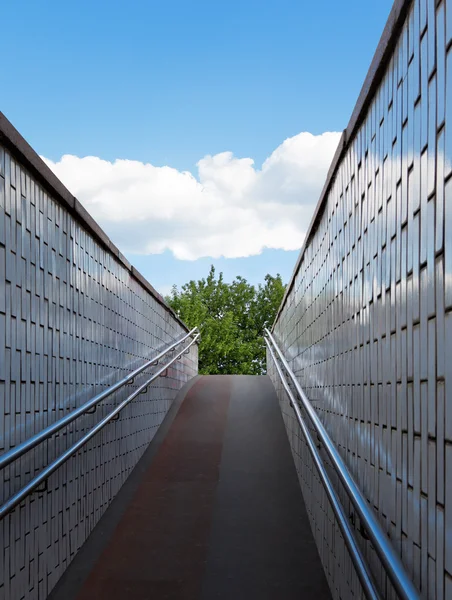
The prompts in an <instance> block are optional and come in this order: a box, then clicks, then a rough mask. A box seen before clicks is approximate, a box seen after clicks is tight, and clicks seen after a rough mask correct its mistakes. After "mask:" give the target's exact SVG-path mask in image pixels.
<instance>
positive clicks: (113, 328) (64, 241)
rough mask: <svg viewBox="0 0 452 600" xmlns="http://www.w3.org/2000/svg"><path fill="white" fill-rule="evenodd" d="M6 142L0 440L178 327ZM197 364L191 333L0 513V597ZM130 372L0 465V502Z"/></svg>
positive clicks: (80, 537) (34, 593)
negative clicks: (188, 341) (165, 367)
mask: <svg viewBox="0 0 452 600" xmlns="http://www.w3.org/2000/svg"><path fill="white" fill-rule="evenodd" d="M24 144H25V143H24ZM11 147H12V144H9V148H11ZM25 150H27V148H25ZM28 150H30V149H29V148H28ZM28 150H27V151H28ZM14 156H17V154H16V153H15V152H14V149H13V154H11V153H10V150H7V149H6V147H4V146H2V145H0V453H3V452H4V451H6V450H8V449H9V448H10V447H12V446H14V445H17V444H18V443H19V442H22V441H24V440H25V439H27V438H28V437H30V436H31V435H32V434H33V433H36V432H38V431H40V430H41V429H42V428H44V427H45V426H46V425H48V424H50V423H51V422H54V421H55V420H57V419H59V418H61V417H62V416H64V415H66V414H67V412H68V411H70V410H71V409H74V408H75V407H77V406H80V404H82V403H83V402H85V401H86V400H88V399H89V398H91V397H92V396H94V395H95V394H96V393H98V392H100V391H102V390H103V389H105V388H106V387H107V386H108V385H109V384H112V383H114V382H115V381H117V380H118V379H120V378H121V377H123V376H125V375H126V374H127V373H128V372H130V371H131V370H133V368H136V367H138V366H140V365H141V364H143V361H144V359H147V358H150V357H152V356H153V355H154V354H155V353H156V351H157V350H162V349H163V348H164V347H166V346H167V345H168V344H169V343H170V342H171V341H174V340H176V339H179V338H180V337H182V336H183V335H184V334H185V333H186V330H185V328H184V327H183V325H182V324H181V323H180V322H179V321H178V320H177V319H176V318H175V317H174V315H173V314H172V313H171V312H170V311H169V310H168V309H167V308H166V307H165V306H164V305H163V304H162V303H161V302H160V301H159V299H158V297H157V296H154V295H152V293H150V291H149V290H147V289H145V287H144V286H143V285H142V284H140V283H139V281H138V277H139V276H138V275H136V276H135V275H134V274H132V272H131V270H130V269H129V268H128V267H127V264H126V261H125V260H124V259H120V258H118V257H115V256H113V253H112V251H111V250H109V249H108V248H106V247H105V245H104V244H102V243H101V242H100V240H99V238H98V236H96V235H94V234H92V233H89V232H88V231H87V229H86V224H85V223H82V222H81V220H80V218H79V219H76V218H74V216H73V214H72V213H71V212H70V211H69V210H68V209H67V208H66V207H65V206H64V203H63V201H62V199H61V198H58V197H57V195H56V194H55V195H52V194H50V193H48V191H46V189H45V187H43V186H42V185H41V184H40V183H39V181H41V179H40V178H39V177H35V175H31V172H30V171H27V169H26V168H25V167H24V166H23V165H22V164H21V163H19V162H17V160H16V158H14ZM43 172H44V174H45V173H46V172H45V169H44V167H43ZM94 225H95V224H94ZM91 226H92V224H91ZM103 235H104V234H103ZM104 239H106V238H105V236H104ZM197 366H198V361H197V348H196V345H194V346H192V348H191V350H190V353H189V354H188V355H183V358H182V360H181V361H176V363H175V364H174V365H173V367H171V368H170V369H169V372H168V377H166V378H159V379H157V380H156V382H155V383H154V384H152V385H151V386H150V388H149V390H148V392H147V393H146V394H144V395H140V396H139V397H138V398H136V399H135V400H134V401H133V402H132V403H131V404H130V405H128V406H127V408H126V409H124V411H123V412H122V413H121V415H120V418H119V420H118V421H116V422H112V423H111V424H109V425H108V426H107V427H105V428H104V429H103V430H102V431H101V432H100V433H99V434H97V435H96V436H95V437H94V438H93V439H92V440H91V442H89V443H88V444H87V445H86V446H85V447H84V448H83V450H82V451H80V452H78V453H77V455H76V456H75V457H73V458H72V459H70V460H69V461H68V462H67V463H66V464H65V465H63V466H62V467H61V468H60V469H59V470H58V471H57V472H56V473H54V474H53V475H52V476H51V477H50V479H49V481H48V491H46V492H43V493H34V494H32V495H31V496H29V497H28V498H27V499H26V500H25V501H24V502H23V503H22V504H21V505H20V506H19V507H17V508H16V509H15V511H14V512H13V513H12V514H11V515H8V516H7V517H5V518H4V519H3V520H2V521H0V547H1V549H0V599H1V600H4V599H5V600H6V599H8V600H10V599H14V600H19V599H20V598H27V599H35V598H40V599H41V598H46V596H47V595H48V593H49V592H50V590H51V589H52V587H53V586H54V585H55V583H56V582H57V580H58V579H59V577H60V576H61V575H62V573H63V571H64V570H65V568H66V567H67V566H68V564H69V562H70V561H71V560H72V558H73V557H74V555H75V553H76V552H77V550H78V549H79V548H80V546H81V545H82V544H83V542H84V541H85V539H86V538H87V536H88V535H89V533H90V532H91V530H92V529H93V527H94V525H95V524H96V523H97V521H98V520H99V518H100V516H101V515H102V513H103V512H104V511H105V509H106V508H107V506H108V504H109V503H110V501H111V500H112V498H113V497H114V496H115V494H116V493H117V491H118V490H119V488H120V487H121V485H122V483H123V482H124V480H125V479H126V478H127V476H128V474H129V473H130V471H131V469H132V468H133V467H134V466H135V464H136V462H137V461H138V459H139V458H140V456H141V455H142V453H143V452H144V450H145V448H146V446H147V445H148V444H149V442H150V441H151V439H152V438H153V436H154V434H155V432H156V430H157V428H158V427H159V425H160V423H161V422H162V420H163V417H164V416H165V414H166V412H167V411H168V409H169V407H170V405H171V403H172V400H173V399H174V397H175V395H176V393H177V391H178V390H179V389H180V388H181V387H182V385H183V384H184V383H185V382H187V381H188V380H189V379H190V378H192V377H193V376H194V375H195V374H196V373H197ZM147 372H148V373H149V372H150V373H152V372H153V371H152V369H150V370H148V371H147ZM144 377H145V375H144V374H143V375H142V376H140V378H138V380H137V382H136V383H135V385H132V386H128V387H127V389H125V390H123V391H121V392H119V393H117V394H115V395H114V396H112V397H110V398H109V399H107V400H105V401H104V402H103V403H101V406H100V408H98V410H97V412H96V413H95V414H93V415H86V416H84V417H82V418H80V419H78V420H77V421H75V422H74V423H72V424H71V425H69V426H68V427H67V428H65V429H63V430H62V431H61V432H60V433H59V434H57V435H56V436H54V437H53V438H51V439H50V440H48V441H47V442H44V443H43V444H41V445H40V446H38V447H37V448H36V449H34V450H32V451H30V452H29V453H28V454H26V455H25V456H24V457H22V458H21V459H19V460H18V461H17V462H16V463H14V464H12V465H11V466H9V467H7V468H6V469H4V470H3V471H2V472H0V482H1V483H0V502H2V501H3V500H6V499H7V498H8V497H9V496H10V495H11V494H12V493H13V492H15V491H17V490H18V489H19V488H21V487H22V486H23V485H24V484H25V483H26V482H28V481H29V480H30V479H31V478H32V477H33V476H34V475H36V474H37V473H38V472H39V471H40V470H41V469H42V468H43V467H44V466H45V465H47V464H49V463H50V462H51V461H52V459H54V458H56V457H57V456H58V455H59V454H61V452H62V451H63V450H65V449H66V448H68V447H69V446H70V445H72V444H73V443H75V441H77V440H78V439H80V438H81V437H82V435H83V433H84V432H86V431H88V429H90V428H91V427H92V426H93V425H94V424H95V423H97V422H98V421H100V419H101V418H102V416H104V415H106V414H107V412H109V410H108V409H109V408H110V410H111V408H112V406H113V405H117V404H118V403H119V400H120V399H123V398H125V396H126V395H128V394H130V392H131V391H132V389H134V388H135V387H137V386H138V385H139V384H140V383H141V382H142V381H143V380H144V379H143V378H144Z"/></svg>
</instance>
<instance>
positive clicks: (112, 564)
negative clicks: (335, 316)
mask: <svg viewBox="0 0 452 600" xmlns="http://www.w3.org/2000/svg"><path fill="white" fill-rule="evenodd" d="M51 598H52V600H57V599H61V600H63V599H64V600H74V599H77V600H91V599H92V600H94V599H97V598H99V599H102V598H108V599H109V600H114V599H115V598H118V599H119V598H121V600H122V599H124V598H127V599H130V600H145V599H148V598H149V599H154V598H155V599H160V598H162V599H166V600H201V599H202V600H214V599H220V600H231V599H233V600H242V599H243V600H245V599H247V600H252V599H254V598H256V599H259V600H267V599H268V600H273V599H275V600H276V599H277V600H292V599H294V600H295V599H297V600H300V599H311V598H312V599H315V600H323V599H327V598H330V593H329V590H328V587H327V583H326V580H325V576H324V573H323V570H322V566H321V564H320V559H319V556H318V553H317V548H316V546H315V543H314V540H313V537H312V533H311V529H310V526H309V523H308V518H307V515H306V510H305V507H304V503H303V498H302V495H301V491H300V487H299V484H298V480H297V476H296V471H295V466H294V463H293V460H292V455H291V452H290V447H289V443H288V440H287V436H286V432H285V428H284V424H283V421H282V417H281V413H280V410H279V406H278V402H277V398H276V394H275V392H274V389H273V387H272V384H271V382H270V379H269V378H268V377H251V376H210V377H200V378H198V379H197V380H196V381H195V382H193V383H192V384H191V385H189V386H187V387H186V388H185V389H184V390H183V391H182V392H181V393H180V394H179V397H178V399H177V401H176V402H175V404H174V406H173V408H172V410H171V411H170V413H169V414H168V416H167V418H166V419H165V421H164V423H163V424H162V426H161V428H160V430H159V432H158V435H157V436H156V438H155V439H154V441H153V442H152V443H151V445H150V446H149V448H148V450H147V451H146V453H145V455H144V456H143V458H142V459H141V461H140V462H139V463H138V465H137V467H136V468H135V470H134V471H133V473H132V475H131V476H130V478H129V480H128V481H127V482H126V484H125V485H124V486H123V488H122V489H121V491H120V493H119V494H118V496H117V497H116V498H115V500H114V501H113V503H112V505H111V506H110V508H109V509H108V510H107V512H106V513H105V515H104V517H103V518H102V519H101V521H100V523H99V524H98V526H97V527H96V528H95V530H94V531H93V533H92V534H91V536H90V537H89V539H88V540H87V542H86V543H85V545H84V546H83V547H82V549H81V550H80V552H79V553H78V554H77V556H76V558H75V559H74V561H73V564H72V565H71V566H70V567H69V569H68V571H67V573H66V574H65V575H64V576H63V578H62V579H61V581H60V582H59V584H58V585H57V587H56V589H55V590H54V592H53V593H52V595H51Z"/></svg>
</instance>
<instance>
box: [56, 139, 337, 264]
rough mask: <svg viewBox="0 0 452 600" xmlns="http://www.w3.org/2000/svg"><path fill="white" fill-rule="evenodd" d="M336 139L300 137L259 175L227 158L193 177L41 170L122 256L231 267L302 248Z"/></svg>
mask: <svg viewBox="0 0 452 600" xmlns="http://www.w3.org/2000/svg"><path fill="white" fill-rule="evenodd" d="M339 137H340V133H336V132H327V133H324V134H322V135H318V136H315V135H312V134H310V133H300V134H299V135H296V136H294V137H292V138H289V139H287V140H285V141H284V142H283V143H282V144H281V145H280V146H278V148H276V150H275V151H274V152H273V153H272V154H271V155H270V156H269V157H268V158H267V159H266V161H265V162H264V164H263V165H262V168H261V169H257V168H256V167H255V165H254V161H253V160H252V159H251V158H237V157H235V156H234V155H233V154H232V152H222V153H220V154H216V155H215V156H205V157H204V158H202V159H201V160H200V161H199V162H198V163H197V165H196V166H197V169H198V173H197V177H194V176H193V175H192V174H191V173H189V172H181V171H178V170H176V169H173V168H171V167H154V166H153V165H151V164H144V163H141V162H138V161H131V160H115V161H114V162H113V163H112V162H108V161H105V160H102V159H100V158H96V157H93V156H87V157H85V158H79V157H77V156H71V155H65V156H63V157H62V158H61V160H60V161H58V162H56V163H55V162H52V161H50V160H48V159H46V158H44V161H45V162H46V163H47V165H48V166H49V167H50V168H51V169H52V171H54V173H55V174H56V175H57V177H58V178H59V179H61V181H62V182H63V183H64V184H65V185H66V187H68V188H69V190H70V191H71V192H72V194H74V195H75V196H76V197H77V198H78V199H79V200H80V202H82V204H83V205H84V206H85V207H86V208H87V210H88V211H89V212H90V213H91V215H92V216H93V217H94V218H95V219H96V220H97V221H98V223H99V224H100V225H101V226H102V227H103V229H104V230H105V231H106V233H107V234H108V235H109V236H110V237H111V238H112V240H113V241H114V242H115V244H116V245H117V246H118V247H119V248H120V249H121V250H122V251H123V252H126V253H127V252H130V253H139V254H158V253H161V252H163V251H165V250H170V251H172V252H173V254H174V256H175V257H176V258H179V259H182V260H195V259H197V258H201V257H212V258H219V257H220V256H224V257H226V258H237V257H245V256H251V255H255V254H259V253H260V252H261V251H262V250H263V249H264V248H275V249H282V250H296V249H298V248H300V246H301V244H302V242H303V238H304V234H305V232H306V228H307V226H308V224H309V221H310V218H311V215H312V212H313V209H314V206H315V204H316V202H317V200H318V197H319V194H320V190H321V189H322V186H323V183H324V180H325V177H326V173H327V170H328V167H329V165H330V162H331V159H332V157H333V154H334V151H335V149H336V146H337V144H338V141H339Z"/></svg>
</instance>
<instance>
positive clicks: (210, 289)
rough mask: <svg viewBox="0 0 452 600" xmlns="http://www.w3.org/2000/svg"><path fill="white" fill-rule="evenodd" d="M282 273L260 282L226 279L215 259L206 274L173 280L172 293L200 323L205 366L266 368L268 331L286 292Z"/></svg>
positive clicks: (187, 316)
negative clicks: (265, 335)
mask: <svg viewBox="0 0 452 600" xmlns="http://www.w3.org/2000/svg"><path fill="white" fill-rule="evenodd" d="M284 289H285V286H284V284H283V282H282V279H281V276H280V275H279V274H278V275H276V277H273V276H271V275H266V276H265V283H264V284H263V285H261V284H259V286H258V287H257V288H256V287H254V286H252V285H251V284H249V283H248V282H247V281H246V279H244V278H243V277H236V278H235V279H234V281H233V282H232V283H230V284H228V283H225V281H224V279H223V274H222V273H220V274H219V276H218V278H217V277H216V275H215V268H214V267H213V265H212V266H211V268H210V272H209V275H208V276H207V278H206V279H200V280H199V281H193V280H192V281H190V282H189V283H186V284H185V285H183V286H182V288H181V290H179V289H178V288H177V286H173V289H172V292H171V295H170V296H168V297H167V298H166V301H167V302H168V304H169V305H170V306H171V307H172V308H173V309H174V311H175V312H176V313H177V315H178V316H179V317H180V318H181V319H182V320H183V321H184V322H185V323H186V324H187V325H188V326H189V327H195V326H198V327H199V330H200V332H201V342H200V344H199V372H200V373H202V374H204V375H207V374H218V373H223V374H226V373H229V374H249V375H260V374H262V373H265V343H264V339H263V332H264V328H265V327H270V326H271V325H272V323H273V321H274V319H275V316H276V312H277V310H278V307H279V305H280V304H281V300H282V298H283V295H284Z"/></svg>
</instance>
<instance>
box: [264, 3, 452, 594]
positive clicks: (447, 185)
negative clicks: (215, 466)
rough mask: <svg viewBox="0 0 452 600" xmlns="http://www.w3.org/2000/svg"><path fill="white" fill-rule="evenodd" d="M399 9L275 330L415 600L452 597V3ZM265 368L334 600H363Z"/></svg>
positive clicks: (293, 425)
mask: <svg viewBox="0 0 452 600" xmlns="http://www.w3.org/2000/svg"><path fill="white" fill-rule="evenodd" d="M398 4H399V5H400V4H404V5H405V8H406V6H407V5H408V9H409V10H408V15H407V17H406V20H405V22H404V25H403V27H402V29H401V30H400V33H399V35H398V38H397V40H396V45H395V49H394V51H393V53H392V55H391V57H390V60H389V63H388V64H387V66H386V69H385V72H384V73H383V77H382V79H381V81H380V83H379V85H378V87H377V88H376V91H375V92H374V93H373V96H372V98H371V102H370V105H369V106H368V108H367V110H366V112H365V113H364V119H363V120H362V121H361V122H360V123H359V122H358V128H357V130H356V133H355V132H353V135H352V136H351V138H350V139H349V140H348V141H347V143H348V145H347V146H346V150H345V152H344V153H343V155H342V157H341V158H340V161H339V163H338V166H337V170H336V172H335V175H334V176H333V178H332V185H331V188H330V189H329V191H328V193H327V195H326V197H325V199H324V206H323V208H322V209H321V210H320V212H319V217H318V220H317V224H316V225H315V226H314V228H313V230H312V232H311V236H310V239H309V241H308V243H307V245H306V246H305V248H304V250H303V253H302V258H301V262H300V263H299V266H298V270H297V271H296V273H295V276H294V281H293V287H292V288H291V290H290V292H289V293H288V296H287V298H286V302H285V305H284V308H283V309H282V311H281V313H280V314H279V317H278V320H277V323H276V325H275V330H274V331H275V338H276V339H277V341H278V343H279V344H280V347H281V348H282V350H283V352H284V354H285V356H286V357H287V358H288V360H289V361H290V364H291V367H292V369H293V370H294V371H295V373H296V375H297V378H298V379H299V381H300V383H301V385H302V386H303V387H304V389H305V390H306V393H307V395H308V397H309V398H310V399H311V400H312V403H313V405H314V406H315V407H316V409H317V411H318V413H319V415H320V417H321V419H322V421H323V423H324V424H325V426H326V428H327V430H328V432H329V433H330V435H331V436H332V438H333V439H334V440H335V442H336V444H337V446H338V448H339V449H340V451H341V453H342V456H343V457H344V459H345V460H346V462H347V464H348V466H349V468H350V470H351V472H352V473H353V475H354V476H355V478H356V480H357V482H358V483H359V486H360V488H361V489H362V490H363V492H364V493H365V495H366V497H367V498H368V500H369V502H370V503H371V504H372V505H373V506H374V507H375V510H376V512H377V514H378V516H379V519H380V522H381V523H382V525H383V527H384V529H385V530H386V531H387V532H388V535H389V536H390V538H391V540H392V542H393V544H394V547H395V548H397V550H398V551H399V552H400V554H401V556H402V559H403V562H404V564H405V565H406V567H407V570H408V571H409V573H410V574H411V576H412V578H413V580H414V582H415V583H416V585H417V586H418V588H419V589H420V590H421V592H422V596H423V597H424V598H437V599H442V598H452V541H451V540H452V484H451V481H452V368H451V362H450V357H451V356H452V312H451V310H452V179H451V174H452V129H451V128H452V112H451V111H452V49H451V41H452V2H451V1H450V0H449V1H448V2H447V3H446V2H445V1H444V0H443V1H442V2H436V1H435V0H415V1H414V2H411V3H410V2H405V3H401V2H399V3H398ZM268 364H269V371H270V375H271V377H272V379H273V381H274V382H275V385H276V387H277V389H278V393H279V397H280V400H281V407H282V411H283V414H284V419H285V423H286V427H287V430H288V434H289V438H290V441H291V445H292V450H293V454H294V458H295V461H296V465H297V469H298V473H299V477H300V481H301V486H302V489H303V493H304V497H305V500H306V504H307V508H308V511H309V514H310V517H311V521H312V527H313V529H314V531H315V536H316V539H317V544H318V547H319V551H320V554H321V557H322V560H323V563H324V566H325V570H326V573H327V576H328V579H329V582H330V586H331V589H332V590H333V592H334V597H335V598H343V599H345V598H351V597H354V596H358V597H359V596H360V595H361V591H360V588H359V584H358V581H357V578H356V575H355V574H354V571H353V567H352V565H351V562H350V559H349V557H348V554H347V552H346V550H345V548H344V544H343V541H342V539H341V536H340V534H339V532H338V529H337V527H336V524H335V521H334V517H333V514H332V511H331V510H330V507H329V505H328V502H327V500H326V497H325V494H324V492H323V489H322V486H321V484H320V483H319V481H318V479H317V473H316V472H315V467H313V465H312V462H311V460H310V457H309V456H308V451H307V448H306V447H305V444H304V442H303V440H301V439H300V432H299V428H298V426H297V424H296V422H295V418H294V413H293V411H292V410H291V409H290V408H288V402H287V399H286V398H285V395H284V393H283V392H282V390H281V386H280V385H279V383H278V382H277V374H276V373H275V371H274V369H273V368H272V365H271V359H268ZM337 488H338V489H339V490H340V489H341V488H340V486H339V484H337ZM342 499H343V502H344V506H346V507H347V510H349V512H350V513H351V512H352V510H351V508H350V507H349V505H348V503H347V500H346V498H345V497H344V496H343V494H342ZM360 539H361V542H362V546H363V548H365V549H366V554H367V556H368V558H369V561H370V564H371V565H372V570H373V572H374V574H375V576H376V577H377V580H378V581H379V584H380V586H381V589H383V590H386V591H385V594H386V597H392V595H393V594H392V591H391V589H390V588H389V587H388V588H386V581H385V576H384V574H383V573H382V571H381V568H380V563H379V561H378V559H377V558H376V557H375V555H374V553H373V551H372V549H371V548H370V544H369V542H366V541H365V540H364V539H363V538H360Z"/></svg>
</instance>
